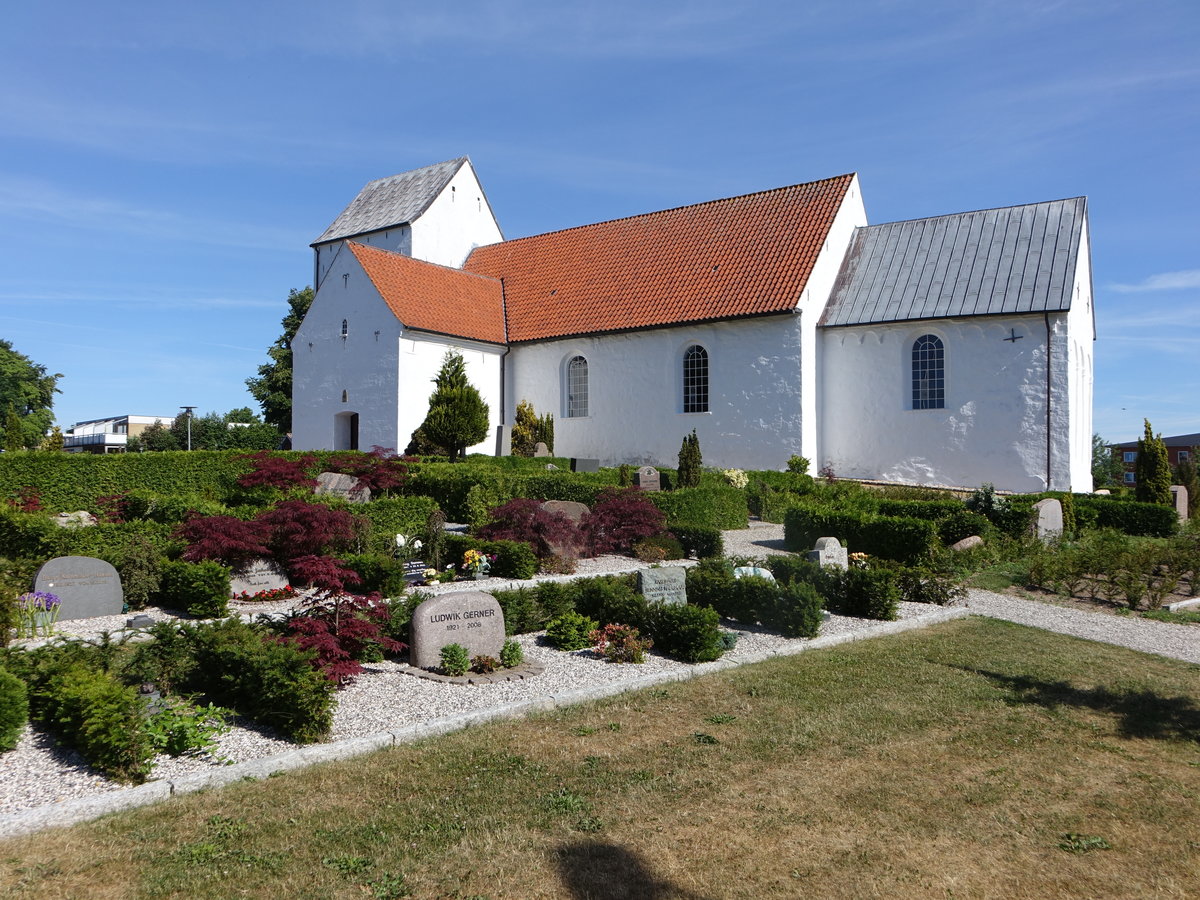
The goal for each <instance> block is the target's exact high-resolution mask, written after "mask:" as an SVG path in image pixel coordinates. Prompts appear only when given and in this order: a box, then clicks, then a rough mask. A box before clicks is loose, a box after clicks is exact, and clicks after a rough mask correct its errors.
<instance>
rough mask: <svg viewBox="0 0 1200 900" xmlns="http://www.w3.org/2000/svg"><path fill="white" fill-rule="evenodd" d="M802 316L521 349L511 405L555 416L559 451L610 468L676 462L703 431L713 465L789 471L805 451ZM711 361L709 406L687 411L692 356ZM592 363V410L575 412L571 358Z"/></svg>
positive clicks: (514, 356)
mask: <svg viewBox="0 0 1200 900" xmlns="http://www.w3.org/2000/svg"><path fill="white" fill-rule="evenodd" d="M800 330H801V323H800V316H799V315H790V316H788V315H785V316H764V317H762V318H756V319H743V320H739V321H733V322H723V323H718V324H708V325H691V326H683V327H679V328H663V329H654V330H647V331H635V332H630V333H627V334H615V335H604V336H593V337H582V338H570V339H565V340H560V341H546V342H541V343H536V344H530V345H524V344H521V345H517V346H514V347H513V349H512V352H511V353H510V354H509V357H508V361H507V363H506V371H507V374H508V386H507V389H506V405H507V409H508V414H509V418H508V421H509V422H511V421H512V420H513V419H512V416H513V413H514V410H515V407H516V405H517V403H519V402H520V401H521V400H528V401H529V402H531V403H532V404H533V406H534V409H535V410H536V412H537V413H538V415H542V414H544V413H547V412H551V413H553V414H554V417H555V423H554V438H555V452H556V454H557V455H559V456H578V457H585V458H597V459H600V460H601V462H602V463H603V464H605V465H616V464H619V463H625V462H627V463H636V464H659V465H664V466H670V467H674V466H675V465H676V464H677V463H678V457H679V447H680V444H681V443H682V442H683V438H684V436H685V435H688V434H690V433H691V431H692V429H693V428H695V429H696V433H697V435H698V436H699V438H700V449H701V451H702V453H703V455H704V463H705V465H708V466H719V467H723V468H727V467H738V468H762V469H782V468H783V467H784V466H785V465H786V463H787V460H788V457H790V456H791V455H792V454H799V453H801V451H802V449H803V448H802V446H801V431H802V426H803V422H802V409H801V407H802V396H801V389H800V379H799V372H800V366H801V338H800ZM692 344H700V345H701V346H702V347H704V348H705V349H706V350H707V351H708V358H709V410H710V411H709V412H707V413H684V412H683V411H682V410H683V375H682V371H683V368H682V367H683V354H684V352H685V351H686V349H687V348H688V347H689V346H691V345H692ZM576 355H580V356H583V357H584V358H585V359H586V360H587V362H588V380H589V395H588V415H587V416H586V417H581V418H567V416H566V412H567V411H566V396H565V379H566V374H565V373H566V366H567V361H568V360H569V359H571V357H573V356H576Z"/></svg>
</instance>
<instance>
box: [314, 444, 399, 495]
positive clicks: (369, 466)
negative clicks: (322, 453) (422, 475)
mask: <svg viewBox="0 0 1200 900" xmlns="http://www.w3.org/2000/svg"><path fill="white" fill-rule="evenodd" d="M326 466H327V467H328V468H329V471H331V472H338V473H339V474H342V475H353V476H354V477H355V478H357V479H358V480H359V481H360V482H361V483H362V484H363V485H365V486H366V487H368V488H370V490H371V493H372V494H382V493H387V492H388V491H390V490H392V489H394V488H398V487H400V486H401V485H403V484H404V481H405V479H406V478H408V464H407V463H406V462H405V461H404V460H403V459H401V458H400V457H399V456H397V455H396V451H395V450H392V449H391V448H389V447H380V446H379V445H375V446H374V447H372V448H371V452H370V453H359V452H358V451H356V450H346V451H343V452H341V453H334V454H332V455H331V456H330V457H329V458H328V460H327V461H326Z"/></svg>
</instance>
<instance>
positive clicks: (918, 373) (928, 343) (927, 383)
mask: <svg viewBox="0 0 1200 900" xmlns="http://www.w3.org/2000/svg"><path fill="white" fill-rule="evenodd" d="M945 407H946V349H945V347H944V346H943V345H942V339H941V338H939V337H938V336H937V335H936V334H923V335H921V336H920V337H919V338H917V339H916V341H914V342H913V349H912V408H913V409H945Z"/></svg>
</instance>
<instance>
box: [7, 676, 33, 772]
mask: <svg viewBox="0 0 1200 900" xmlns="http://www.w3.org/2000/svg"><path fill="white" fill-rule="evenodd" d="M28 721H29V690H28V688H26V687H25V682H24V681H22V680H21V679H20V678H18V677H17V676H16V675H14V674H12V672H9V671H8V670H7V669H0V752H3V751H5V750H12V749H13V748H14V747H16V746H17V741H18V740H20V737H21V731H22V730H23V729H24V728H25V723H26V722H28Z"/></svg>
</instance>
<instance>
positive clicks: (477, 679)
mask: <svg viewBox="0 0 1200 900" xmlns="http://www.w3.org/2000/svg"><path fill="white" fill-rule="evenodd" d="M545 671H546V667H545V666H543V665H542V664H541V663H535V662H523V663H521V664H520V665H519V666H513V667H512V668H511V669H497V670H496V671H495V672H492V673H490V674H488V675H480V674H479V673H478V672H468V673H467V674H466V675H442V674H440V673H438V672H430V671H429V670H428V669H419V668H417V667H416V666H409V665H406V666H404V667H403V668H401V669H400V674H401V675H412V676H413V677H414V678H424V679H425V680H426V681H438V682H441V683H442V684H503V683H504V682H505V681H524V680H525V679H526V678H533V677H534V676H536V675H541V674H542V673H543V672H545Z"/></svg>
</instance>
